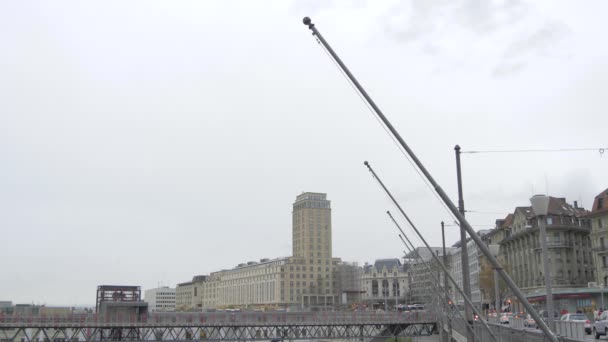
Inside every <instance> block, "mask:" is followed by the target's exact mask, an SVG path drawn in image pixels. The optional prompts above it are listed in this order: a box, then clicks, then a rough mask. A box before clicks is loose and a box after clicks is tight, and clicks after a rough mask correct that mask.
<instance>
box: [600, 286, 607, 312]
mask: <svg viewBox="0 0 608 342" xmlns="http://www.w3.org/2000/svg"><path fill="white" fill-rule="evenodd" d="M605 286H606V284H604V283H602V291H601V296H602V307H601V308H600V309H602V310H604V287H605Z"/></svg>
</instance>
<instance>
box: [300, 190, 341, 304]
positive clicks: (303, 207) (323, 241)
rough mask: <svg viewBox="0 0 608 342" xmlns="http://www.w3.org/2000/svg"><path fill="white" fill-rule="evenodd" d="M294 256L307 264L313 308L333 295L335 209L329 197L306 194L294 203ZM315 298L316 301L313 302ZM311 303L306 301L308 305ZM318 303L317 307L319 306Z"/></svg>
mask: <svg viewBox="0 0 608 342" xmlns="http://www.w3.org/2000/svg"><path fill="white" fill-rule="evenodd" d="M292 234H293V236H292V240H293V243H292V246H293V256H294V257H295V258H298V259H301V260H303V264H304V269H305V270H306V274H305V277H306V278H307V279H306V287H307V288H308V291H306V292H307V294H308V295H309V296H306V297H310V298H309V299H310V305H315V304H321V303H319V302H321V301H323V302H326V301H327V299H322V300H321V298H320V297H325V296H331V295H333V293H332V292H333V285H334V283H333V273H332V268H333V265H332V254H331V207H330V201H328V200H327V195H326V194H323V193H317V192H305V193H302V194H300V195H299V196H297V197H296V201H295V202H294V203H293V230H292ZM312 297H315V298H312ZM317 299H318V301H317ZM306 301H307V299H306V298H305V299H304V302H305V304H307V303H306ZM315 302H316V303H315Z"/></svg>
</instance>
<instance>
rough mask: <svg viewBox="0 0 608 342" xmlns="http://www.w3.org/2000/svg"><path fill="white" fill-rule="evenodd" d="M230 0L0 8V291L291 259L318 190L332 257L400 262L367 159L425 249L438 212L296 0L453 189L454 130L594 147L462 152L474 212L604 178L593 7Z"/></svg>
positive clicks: (74, 297)
mask: <svg viewBox="0 0 608 342" xmlns="http://www.w3.org/2000/svg"><path fill="white" fill-rule="evenodd" d="M236 4H237V5H236V6H237V7H238V9H236V8H235V7H233V6H230V5H228V4H226V3H224V2H205V3H199V2H184V3H180V4H167V3H162V2H135V3H130V4H124V3H121V2H111V1H110V2H104V3H103V4H100V3H97V4H95V3H78V4H47V3H38V4H34V3H21V2H19V3H14V2H12V3H3V4H1V5H0V22H2V23H3V25H4V26H3V27H4V28H5V29H4V30H0V43H2V44H3V46H4V47H5V51H6V53H5V54H3V55H2V56H0V73H1V74H2V75H4V77H3V78H2V79H0V89H2V94H3V95H2V98H3V101H1V104H0V113H1V114H0V158H2V160H3V161H4V167H3V169H2V171H1V172H2V173H1V174H2V177H0V187H2V189H3V191H2V192H1V193H0V206H1V207H2V208H3V209H2V210H0V234H2V236H3V238H2V240H3V248H0V259H2V260H5V262H4V263H3V271H2V276H0V279H2V280H3V281H2V282H0V295H1V296H2V298H0V300H12V301H13V303H31V302H32V301H33V302H38V303H47V304H49V305H74V304H77V305H82V304H90V303H91V302H92V301H93V298H94V292H95V288H96V286H97V285H99V284H130V285H140V286H142V288H143V289H147V288H152V287H156V285H157V284H158V283H159V282H163V283H165V284H167V285H169V286H175V284H177V283H179V282H181V281H184V280H188V279H190V278H191V277H192V275H194V274H208V273H209V272H211V271H214V270H219V269H222V268H230V267H233V266H234V265H237V264H239V263H242V262H246V261H248V260H259V259H261V258H265V257H275V256H276V257H278V256H287V255H290V254H291V253H292V250H293V246H292V245H291V244H290V242H289V241H291V213H290V209H291V208H290V205H291V203H292V201H293V196H294V194H297V193H299V192H301V191H321V192H323V193H327V194H328V195H329V196H330V197H331V199H332V221H333V222H332V238H333V241H334V244H333V250H332V254H333V255H337V256H340V257H341V258H342V259H343V260H345V261H356V262H359V264H360V265H362V264H363V263H364V262H365V261H367V262H373V260H375V259H378V258H390V257H401V256H402V255H403V247H402V245H401V242H400V240H399V239H398V238H397V232H396V231H395V229H394V227H393V225H392V223H391V222H390V221H389V220H388V219H387V218H386V215H385V212H386V210H393V207H392V205H391V203H390V202H389V201H388V200H387V199H386V197H385V196H384V195H383V194H382V191H381V190H380V189H379V188H378V186H377V185H376V184H375V181H374V180H373V179H372V178H371V176H370V175H369V173H368V171H367V170H366V168H365V167H364V166H363V161H364V160H368V161H369V162H370V163H371V164H372V165H373V166H374V168H375V170H376V171H377V172H378V173H379V175H380V176H381V177H382V178H383V180H384V181H385V182H386V185H387V186H388V187H389V188H390V189H391V190H392V191H393V192H394V194H395V195H396V197H397V199H398V200H399V201H400V203H401V204H403V205H404V209H405V210H406V211H407V212H408V214H409V215H411V217H412V219H413V221H414V222H415V223H416V224H417V225H418V226H419V227H420V228H421V230H422V231H423V234H424V235H425V237H426V238H427V239H428V240H429V243H430V244H431V245H433V246H438V245H440V243H441V240H440V236H439V232H440V221H445V222H446V223H448V222H451V218H450V216H449V215H448V214H447V213H446V212H445V210H444V209H443V207H442V206H441V204H439V202H438V201H437V200H436V198H435V197H434V195H433V194H432V193H431V191H430V190H429V189H428V188H427V187H426V186H425V185H424V183H423V182H422V181H421V180H420V177H419V176H418V174H417V173H416V172H415V171H414V170H413V169H412V167H411V166H410V165H409V163H408V162H407V160H406V159H405V158H404V157H403V155H402V154H401V153H400V151H399V150H398V149H396V148H395V145H394V144H393V142H392V141H391V139H390V138H389V137H388V136H387V135H386V133H385V132H384V131H383V129H382V128H381V127H379V125H378V123H377V122H376V120H375V119H374V118H372V116H371V115H370V114H369V113H368V112H367V109H366V108H365V106H364V105H363V104H362V103H361V102H360V100H359V99H358V98H357V95H356V94H354V93H353V91H352V89H351V87H350V86H349V85H348V84H347V82H345V81H344V78H343V77H342V76H341V75H340V73H339V71H338V70H337V69H336V68H335V67H334V65H333V63H332V62H331V61H330V60H329V59H328V58H327V56H326V54H325V52H324V51H322V50H321V49H320V48H319V45H318V44H317V43H316V42H315V41H314V38H312V37H311V36H310V32H309V30H308V29H307V28H306V27H305V26H303V25H302V17H304V16H307V15H308V16H310V17H311V18H312V20H313V22H314V23H315V24H316V25H317V27H319V29H321V30H322V31H323V33H324V35H325V37H326V39H328V41H330V43H332V44H333V46H334V48H335V49H336V51H337V52H338V53H339V54H340V55H341V57H342V58H343V59H344V61H345V62H346V63H347V64H348V66H349V68H351V71H352V72H353V73H354V74H355V75H356V76H357V77H358V78H359V79H360V81H361V82H362V83H363V84H364V86H365V87H366V88H367V89H368V91H369V92H370V94H371V95H372V97H374V99H375V100H376V102H377V103H378V104H379V105H380V107H381V108H382V109H383V110H384V111H385V113H386V114H387V116H388V117H389V119H390V120H391V121H392V122H393V124H394V125H395V126H396V127H397V129H398V130H399V131H400V132H401V134H402V135H403V136H404V138H405V140H406V141H407V142H408V143H409V144H410V146H411V147H412V148H413V149H414V151H415V152H416V153H417V154H418V156H419V157H420V158H421V160H422V161H423V162H424V163H425V165H426V166H427V167H428V168H429V170H430V172H431V173H432V174H433V175H434V176H435V177H436V178H437V180H438V182H439V184H440V185H441V186H442V187H443V189H444V190H445V191H446V192H447V193H448V195H450V196H451V198H452V199H454V198H456V185H455V184H456V176H455V165H454V150H453V148H454V145H456V144H459V145H460V146H461V147H462V149H463V151H473V150H475V151H476V150H520V149H560V148H589V149H591V148H592V149H594V150H593V151H591V150H589V151H579V152H553V153H485V154H481V153H480V154H463V155H462V164H463V182H464V199H465V207H466V209H467V210H470V211H471V212H470V213H467V217H468V218H469V219H470V221H471V223H472V224H474V225H477V226H476V228H477V229H482V228H491V227H492V226H493V224H494V221H495V220H496V219H498V218H504V217H505V216H506V214H507V213H509V212H510V210H512V208H515V207H517V206H527V205H529V198H530V197H531V196H532V195H534V194H537V193H546V194H548V195H550V196H554V197H565V198H566V200H567V201H568V202H573V201H575V200H576V201H578V203H579V205H581V206H583V207H585V208H586V209H589V208H590V207H591V204H592V201H593V198H594V196H596V195H597V193H599V192H600V191H602V190H603V189H605V188H606V187H608V184H607V183H606V180H605V177H604V175H605V174H606V171H607V170H608V167H607V163H608V153H603V154H600V153H599V148H602V147H604V148H605V147H607V146H605V145H606V141H605V129H604V127H608V117H607V116H606V115H605V108H607V107H608V97H606V96H605V94H604V93H603V91H602V90H603V89H605V84H606V82H608V63H607V62H606V60H608V58H607V57H608V47H607V46H605V44H601V43H599V42H601V41H603V36H602V33H603V32H605V29H606V25H607V24H606V23H605V22H604V21H603V18H602V16H601V13H603V12H604V11H602V10H601V9H606V6H607V5H606V4H605V3H603V2H592V3H590V4H591V5H588V6H577V5H576V4H567V3H553V2H551V3H549V2H526V1H523V2H520V3H517V4H512V5H510V6H508V5H506V4H503V3H501V2H489V3H487V4H474V3H471V2H469V1H465V0H461V1H456V2H453V3H450V4H445V3H442V2H433V1H430V2H425V4H419V5H417V6H416V5H415V4H414V3H413V2H407V1H406V2H400V3H374V2H371V1H361V2H357V3H356V4H350V3H340V2H332V3H326V2H314V1H310V2H279V1H277V2H269V3H267V4H266V5H265V6H259V5H258V4H256V3H249V2H239V3H236ZM440 18H441V19H440ZM438 22H441V23H442V25H438V24H437V23H438ZM452 228H454V229H451V228H447V229H446V238H447V240H448V241H449V242H450V245H451V244H452V243H453V242H455V241H457V239H458V231H457V229H456V228H455V227H452ZM413 242H414V243H416V241H413ZM4 297H6V298H4Z"/></svg>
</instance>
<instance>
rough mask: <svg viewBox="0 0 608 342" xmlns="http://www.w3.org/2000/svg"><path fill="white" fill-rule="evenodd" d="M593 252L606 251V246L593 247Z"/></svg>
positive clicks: (607, 250) (607, 248)
mask: <svg viewBox="0 0 608 342" xmlns="http://www.w3.org/2000/svg"><path fill="white" fill-rule="evenodd" d="M593 251H594V252H598V253H602V252H608V246H599V247H594V248H593Z"/></svg>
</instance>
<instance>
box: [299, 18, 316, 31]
mask: <svg viewBox="0 0 608 342" xmlns="http://www.w3.org/2000/svg"><path fill="white" fill-rule="evenodd" d="M302 22H303V23H304V25H306V26H308V28H309V29H311V30H312V31H313V34H315V33H314V30H313V27H315V24H313V23H312V20H310V18H309V17H304V19H302Z"/></svg>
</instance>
